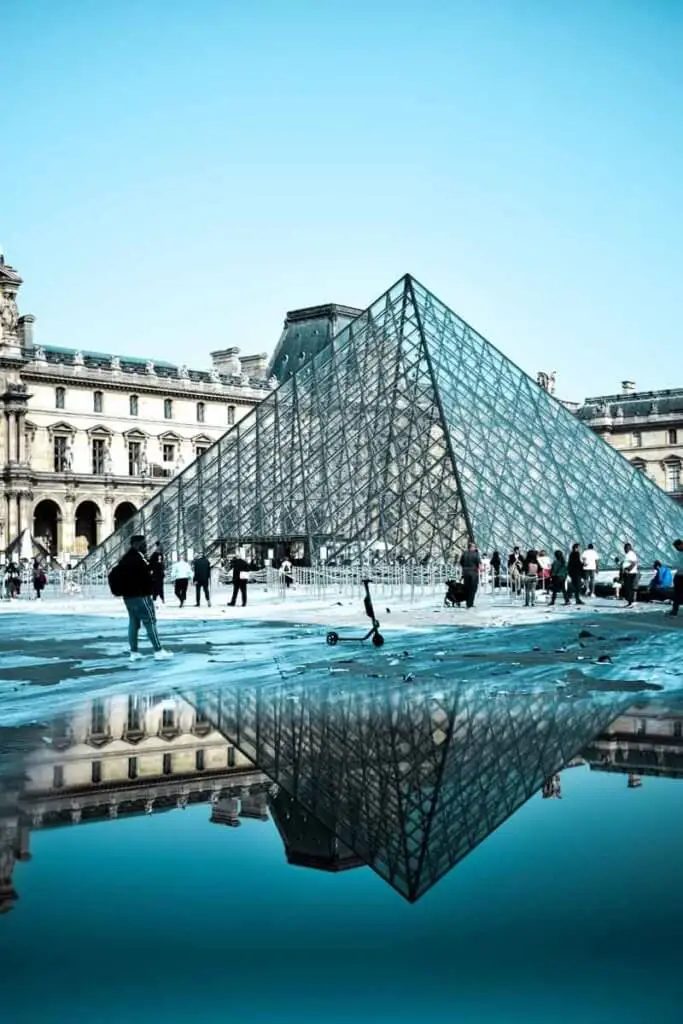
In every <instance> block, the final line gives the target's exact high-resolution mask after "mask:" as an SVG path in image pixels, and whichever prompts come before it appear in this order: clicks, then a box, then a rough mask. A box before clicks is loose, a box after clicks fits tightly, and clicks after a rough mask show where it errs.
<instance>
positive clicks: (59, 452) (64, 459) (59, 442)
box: [52, 434, 70, 473]
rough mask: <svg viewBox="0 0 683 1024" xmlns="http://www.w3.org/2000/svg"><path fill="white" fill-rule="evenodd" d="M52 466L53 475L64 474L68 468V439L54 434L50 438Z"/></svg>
mask: <svg viewBox="0 0 683 1024" xmlns="http://www.w3.org/2000/svg"><path fill="white" fill-rule="evenodd" d="M52 460H53V462H52V464H53V468H54V471H55V473H64V472H65V471H66V470H67V469H69V468H70V466H69V438H68V437H65V436H64V435H63V434H55V436H54V437H53V438H52Z"/></svg>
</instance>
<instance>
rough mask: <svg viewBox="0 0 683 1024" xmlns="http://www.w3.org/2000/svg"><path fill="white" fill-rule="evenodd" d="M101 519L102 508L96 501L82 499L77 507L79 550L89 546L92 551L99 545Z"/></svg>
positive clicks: (88, 548) (77, 541)
mask: <svg viewBox="0 0 683 1024" xmlns="http://www.w3.org/2000/svg"><path fill="white" fill-rule="evenodd" d="M100 520H101V515H100V510H99V508H98V507H97V505H96V504H95V502H94V501H82V502H81V503H80V505H79V506H78V507H77V508H76V548H77V550H78V549H80V548H86V546H87V551H90V550H92V548H95V547H97V540H98V533H99V529H98V527H99V524H100ZM87 551H86V552H84V553H87ZM78 553H79V554H80V550H79V552H78Z"/></svg>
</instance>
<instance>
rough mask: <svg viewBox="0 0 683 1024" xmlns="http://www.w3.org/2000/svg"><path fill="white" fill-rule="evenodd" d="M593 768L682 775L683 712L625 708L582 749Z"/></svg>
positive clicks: (657, 707)
mask: <svg viewBox="0 0 683 1024" xmlns="http://www.w3.org/2000/svg"><path fill="white" fill-rule="evenodd" d="M582 756H583V757H584V759H585V760H586V761H587V762H588V763H589V764H590V767H591V769H592V770H593V771H601V772H619V773H621V774H625V775H634V774H636V775H638V776H641V775H663V776H667V777H668V778H676V779H681V778H683V712H681V711H680V710H674V709H673V708H667V707H666V706H663V707H662V706H660V705H657V706H653V705H649V706H647V707H645V708H638V707H633V708H629V710H628V711H626V712H625V713H624V714H623V715H620V716H619V717H618V718H617V719H615V720H614V722H612V724H611V725H610V726H609V728H607V729H605V730H604V731H603V732H602V733H600V735H599V736H598V737H597V739H595V740H594V741H593V742H592V743H591V744H590V745H589V746H588V747H587V748H586V749H585V750H584V751H583V752H582Z"/></svg>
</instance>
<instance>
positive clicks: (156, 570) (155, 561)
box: [149, 551, 166, 580]
mask: <svg viewBox="0 0 683 1024" xmlns="http://www.w3.org/2000/svg"><path fill="white" fill-rule="evenodd" d="M149 568H150V570H151V572H152V576H153V577H154V578H155V579H157V580H163V578H164V576H165V575H166V562H165V560H164V555H163V552H161V551H153V552H152V554H151V555H150V556H149Z"/></svg>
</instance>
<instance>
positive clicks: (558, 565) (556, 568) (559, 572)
mask: <svg viewBox="0 0 683 1024" xmlns="http://www.w3.org/2000/svg"><path fill="white" fill-rule="evenodd" d="M550 575H551V576H556V577H557V579H560V580H566V578H567V563H566V562H565V560H564V559H562V561H560V559H559V558H554V559H553V564H552V567H551V569H550Z"/></svg>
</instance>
